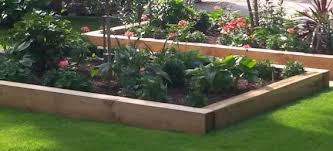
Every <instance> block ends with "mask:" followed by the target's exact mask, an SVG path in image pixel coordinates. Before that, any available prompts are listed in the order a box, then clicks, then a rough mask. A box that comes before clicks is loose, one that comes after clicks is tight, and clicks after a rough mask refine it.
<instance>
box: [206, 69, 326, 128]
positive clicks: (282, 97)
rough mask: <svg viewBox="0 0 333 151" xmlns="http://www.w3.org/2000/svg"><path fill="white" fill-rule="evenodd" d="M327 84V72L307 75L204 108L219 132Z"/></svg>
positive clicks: (322, 87)
mask: <svg viewBox="0 0 333 151" xmlns="http://www.w3.org/2000/svg"><path fill="white" fill-rule="evenodd" d="M328 83H329V81H328V72H325V71H323V72H321V73H318V72H309V73H307V74H306V75H300V76H295V77H292V78H289V79H286V80H282V81H280V82H276V83H274V84H271V85H269V86H266V87H264V88H262V89H259V90H254V91H250V92H248V93H245V94H242V95H239V96H236V97H233V98H230V99H227V100H224V101H221V102H218V103H215V104H212V105H209V106H207V107H205V108H206V109H211V110H214V113H215V116H214V117H215V128H223V127H226V126H228V125H230V124H233V123H236V122H239V121H241V120H244V119H248V118H249V117H252V116H254V115H258V114H259V113H262V112H265V111H269V110H271V109H272V108H276V107H279V106H281V105H284V104H287V103H289V102H292V101H295V100H297V99H299V98H302V97H304V96H308V95H310V94H313V93H314V92H317V91H319V90H322V89H324V88H328Z"/></svg>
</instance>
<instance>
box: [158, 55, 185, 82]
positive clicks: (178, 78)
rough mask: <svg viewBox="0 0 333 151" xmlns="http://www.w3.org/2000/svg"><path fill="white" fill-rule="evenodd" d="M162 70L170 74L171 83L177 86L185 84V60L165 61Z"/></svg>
mask: <svg viewBox="0 0 333 151" xmlns="http://www.w3.org/2000/svg"><path fill="white" fill-rule="evenodd" d="M162 70H163V71H164V72H166V73H167V74H168V75H169V77H170V79H171V83H170V84H171V85H173V86H175V87H181V86H184V84H185V70H186V67H185V65H184V63H183V61H181V60H179V59H169V60H167V62H165V63H163V65H162Z"/></svg>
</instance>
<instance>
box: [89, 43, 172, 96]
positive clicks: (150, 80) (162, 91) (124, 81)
mask: <svg viewBox="0 0 333 151" xmlns="http://www.w3.org/2000/svg"><path fill="white" fill-rule="evenodd" d="M113 52H114V57H113V60H112V61H111V62H107V63H103V64H101V65H100V66H98V67H97V70H93V71H92V73H93V75H96V74H98V75H101V76H102V77H104V79H114V80H116V81H117V83H118V85H119V87H120V91H119V94H120V95H122V96H127V97H133V98H142V99H147V100H153V101H165V100H166V93H167V91H166V90H167V89H166V85H165V83H164V81H167V82H171V80H170V78H169V75H168V74H167V73H165V72H164V71H163V70H162V67H161V66H160V65H159V64H156V63H154V62H153V58H154V56H153V53H151V52H149V51H146V50H139V49H136V48H133V47H130V46H128V47H119V48H115V49H113Z"/></svg>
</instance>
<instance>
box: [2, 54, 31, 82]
mask: <svg viewBox="0 0 333 151" xmlns="http://www.w3.org/2000/svg"><path fill="white" fill-rule="evenodd" d="M31 79H32V74H31V71H30V70H29V68H27V67H25V66H24V65H22V64H21V63H19V62H16V61H13V60H9V59H6V58H4V57H1V56H0V80H8V81H14V82H30V81H29V80H31Z"/></svg>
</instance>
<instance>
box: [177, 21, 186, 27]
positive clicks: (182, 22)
mask: <svg viewBox="0 0 333 151" xmlns="http://www.w3.org/2000/svg"><path fill="white" fill-rule="evenodd" d="M187 24H188V23H187V21H186V20H180V21H179V22H178V26H179V27H181V28H185V27H186V26H187Z"/></svg>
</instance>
